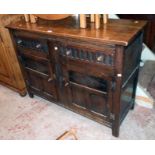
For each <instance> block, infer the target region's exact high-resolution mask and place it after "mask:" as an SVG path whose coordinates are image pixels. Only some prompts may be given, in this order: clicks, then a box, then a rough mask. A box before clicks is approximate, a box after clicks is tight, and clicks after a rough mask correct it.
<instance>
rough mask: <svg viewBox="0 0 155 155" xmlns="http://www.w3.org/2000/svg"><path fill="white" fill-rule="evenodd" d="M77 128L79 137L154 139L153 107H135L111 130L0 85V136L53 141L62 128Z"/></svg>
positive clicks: (154, 116)
mask: <svg viewBox="0 0 155 155" xmlns="http://www.w3.org/2000/svg"><path fill="white" fill-rule="evenodd" d="M71 128H76V129H77V137H78V139H80V140H106V139H155V110H154V109H153V110H152V109H147V108H143V107H140V106H136V107H135V110H134V111H130V112H129V114H128V115H127V117H126V118H125V120H124V122H123V123H122V125H121V128H120V136H119V138H115V137H113V136H112V135H111V129H110V128H108V127H105V126H103V125H101V124H99V123H96V122H94V121H91V120H89V119H87V118H85V117H83V116H80V115H78V114H75V113H73V112H71V111H69V110H66V109H64V108H62V107H60V106H57V105H55V104H53V103H50V102H48V101H46V100H44V99H41V98H39V97H36V96H35V98H34V99H31V98H29V97H28V96H26V97H23V98H22V97H20V96H19V95H18V94H17V93H15V92H13V91H11V90H9V89H7V88H5V87H3V86H1V85H0V139H1V140H2V139H9V140H10V139H17V140H18V139H33V140H36V139H38V140H39V139H44V140H54V139H56V138H57V137H58V136H60V135H61V134H62V133H63V132H65V131H66V130H69V129H71Z"/></svg>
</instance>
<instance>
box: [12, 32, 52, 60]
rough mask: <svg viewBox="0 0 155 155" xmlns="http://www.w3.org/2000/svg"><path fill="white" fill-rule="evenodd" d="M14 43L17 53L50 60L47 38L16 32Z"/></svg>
mask: <svg viewBox="0 0 155 155" xmlns="http://www.w3.org/2000/svg"><path fill="white" fill-rule="evenodd" d="M14 41H15V44H16V48H17V51H19V52H20V53H25V54H29V55H35V56H39V57H42V58H47V59H48V58H49V48H48V43H47V39H46V38H42V37H39V36H37V35H35V36H33V35H32V34H29V33H25V32H20V33H19V32H18V33H17V32H15V33H14Z"/></svg>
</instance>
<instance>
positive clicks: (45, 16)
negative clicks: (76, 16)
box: [35, 14, 72, 20]
mask: <svg viewBox="0 0 155 155" xmlns="http://www.w3.org/2000/svg"><path fill="white" fill-rule="evenodd" d="M71 15H72V14H35V16H37V17H39V18H42V19H46V20H60V19H64V18H67V17H69V16H71Z"/></svg>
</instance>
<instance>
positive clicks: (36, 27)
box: [7, 17, 147, 46]
mask: <svg viewBox="0 0 155 155" xmlns="http://www.w3.org/2000/svg"><path fill="white" fill-rule="evenodd" d="M88 20H89V19H88ZM88 23H89V24H87V28H86V29H82V28H80V27H79V20H78V19H77V17H68V18H66V19H64V20H59V21H45V20H38V22H37V23H36V24H31V23H26V22H25V21H24V20H21V21H19V22H15V23H12V24H10V25H8V26H7V28H10V29H18V30H24V31H29V32H36V33H43V34H48V35H56V36H63V37H64V36H65V37H71V38H78V39H84V40H94V41H100V42H103V43H109V44H117V45H123V46H127V45H128V44H129V43H130V42H131V40H132V39H133V38H134V37H135V36H136V35H137V34H138V33H139V32H140V31H141V30H143V28H144V26H145V25H146V23H147V22H146V21H142V20H140V21H135V20H123V19H109V20H108V23H107V24H106V25H101V28H100V29H95V26H94V23H90V22H88Z"/></svg>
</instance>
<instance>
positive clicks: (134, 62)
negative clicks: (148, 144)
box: [7, 17, 146, 136]
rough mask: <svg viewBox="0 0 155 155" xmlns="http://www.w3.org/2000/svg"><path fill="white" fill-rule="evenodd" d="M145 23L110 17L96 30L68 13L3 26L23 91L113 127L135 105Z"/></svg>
mask: <svg viewBox="0 0 155 155" xmlns="http://www.w3.org/2000/svg"><path fill="white" fill-rule="evenodd" d="M145 24H146V22H144V21H139V22H136V23H135V22H133V21H130V20H117V19H116V20H115V19H110V20H109V21H108V24H107V25H106V26H103V25H101V27H100V29H98V30H96V28H95V27H94V23H91V22H90V23H89V25H88V28H86V29H80V27H79V25H80V24H79V21H78V20H77V19H76V18H74V17H70V18H67V19H64V20H61V21H44V20H40V21H37V23H36V24H31V23H26V22H25V21H20V22H16V23H13V24H10V25H8V26H7V27H8V28H9V29H10V32H11V34H12V38H13V42H14V45H15V48H16V52H17V56H18V60H19V62H20V65H21V68H22V71H23V75H24V78H25V82H26V85H27V90H28V93H29V95H30V97H33V95H34V94H36V95H39V96H41V97H43V98H45V99H48V100H50V101H52V102H55V103H57V104H59V105H61V106H63V107H65V108H68V109H70V110H73V111H75V112H77V113H79V114H81V115H84V116H86V117H88V118H91V119H93V120H95V121H97V122H99V123H102V124H105V125H106V126H108V127H110V128H112V134H113V135H114V136H118V135H119V127H120V124H121V122H122V121H123V119H124V118H125V116H126V114H127V113H128V111H129V109H131V108H133V107H134V99H135V90H136V85H137V78H138V71H139V63H140V57H141V51H142V42H143V40H142V38H143V28H144V26H145Z"/></svg>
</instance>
